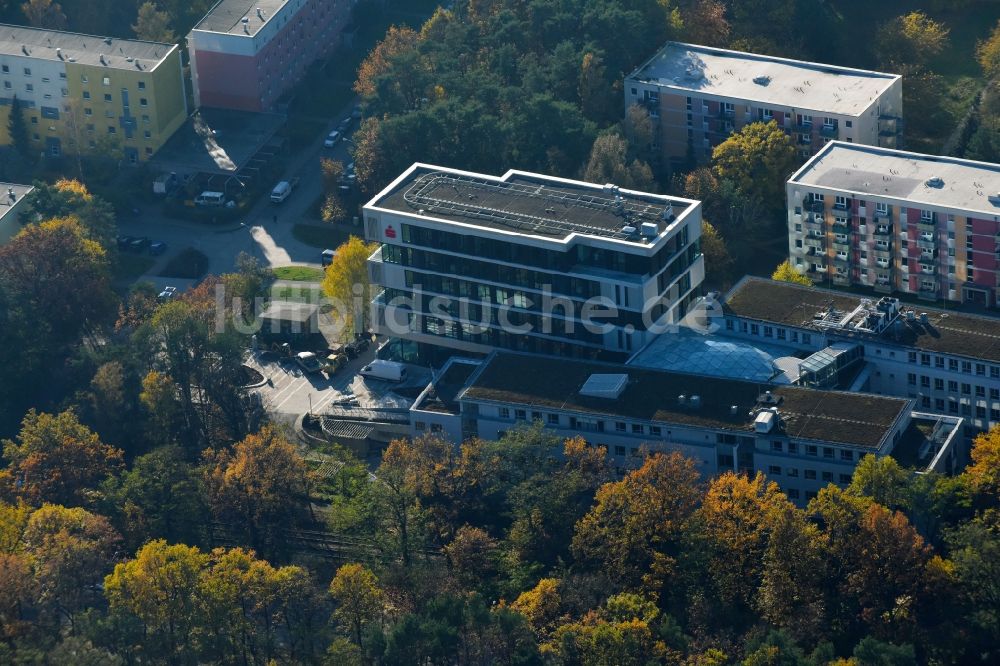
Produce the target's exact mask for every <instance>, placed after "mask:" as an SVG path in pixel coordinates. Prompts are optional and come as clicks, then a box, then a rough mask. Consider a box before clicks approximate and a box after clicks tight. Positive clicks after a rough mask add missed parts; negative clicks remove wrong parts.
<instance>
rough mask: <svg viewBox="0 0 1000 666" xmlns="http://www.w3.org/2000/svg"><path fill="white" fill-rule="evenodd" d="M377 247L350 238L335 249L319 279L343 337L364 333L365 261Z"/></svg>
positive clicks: (366, 324)
mask: <svg viewBox="0 0 1000 666" xmlns="http://www.w3.org/2000/svg"><path fill="white" fill-rule="evenodd" d="M377 247H378V245H377V244H376V243H365V242H364V241H362V240H361V239H360V238H357V237H356V236H351V237H350V239H348V241H347V242H346V243H344V244H343V245H341V246H340V247H338V248H337V250H336V254H335V255H334V257H333V263H331V264H330V265H329V266H328V267H327V269H326V275H325V276H324V277H323V293H324V294H325V295H326V297H327V298H329V299H331V300H332V301H333V304H334V308H335V309H336V310H337V312H338V313H339V314H340V315H341V317H342V322H343V324H342V325H343V327H344V329H343V331H342V335H344V336H347V335H351V334H352V333H355V332H356V333H363V332H364V331H367V330H368V327H369V318H370V313H369V307H370V305H369V303H370V301H371V293H370V292H371V284H370V283H369V280H368V257H370V256H371V254H372V253H373V252H374V251H375V250H376V248H377Z"/></svg>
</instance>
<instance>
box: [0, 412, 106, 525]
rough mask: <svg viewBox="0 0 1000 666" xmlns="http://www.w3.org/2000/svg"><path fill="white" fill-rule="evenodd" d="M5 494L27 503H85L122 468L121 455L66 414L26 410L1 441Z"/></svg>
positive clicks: (2, 478) (73, 415)
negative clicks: (13, 432) (15, 431)
mask: <svg viewBox="0 0 1000 666" xmlns="http://www.w3.org/2000/svg"><path fill="white" fill-rule="evenodd" d="M3 450H4V458H5V459H6V461H7V464H8V466H7V468H6V469H5V470H3V472H0V480H2V482H3V486H4V487H5V488H4V490H5V492H7V493H8V494H10V495H13V496H16V497H20V498H23V499H24V500H25V501H27V502H29V503H31V504H35V505H38V504H41V503H42V502H52V503H58V504H64V505H71V506H72V505H81V504H89V503H90V502H91V501H92V493H93V492H94V491H95V490H96V489H97V488H98V487H99V486H100V484H101V483H102V482H103V481H104V480H105V479H106V478H108V476H110V475H112V474H114V473H116V472H117V471H118V470H119V468H120V467H121V465H122V452H121V451H120V450H119V449H116V448H114V447H111V446H108V445H107V444H105V443H104V442H102V441H101V440H100V438H99V437H98V436H97V434H96V433H94V432H92V431H91V430H90V429H89V428H87V427H86V426H85V425H82V424H81V423H80V422H79V420H77V417H76V415H75V414H74V413H73V412H71V411H66V412H62V413H60V414H46V413H39V412H36V411H35V410H31V411H29V412H28V414H27V415H26V416H25V417H24V421H22V423H21V431H20V432H19V433H18V435H17V438H16V439H14V440H10V439H7V440H4V441H3Z"/></svg>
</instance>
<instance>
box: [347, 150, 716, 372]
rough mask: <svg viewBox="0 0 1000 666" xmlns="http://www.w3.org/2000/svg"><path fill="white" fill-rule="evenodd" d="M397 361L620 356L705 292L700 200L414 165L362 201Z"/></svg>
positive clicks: (377, 319)
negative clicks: (514, 354)
mask: <svg viewBox="0 0 1000 666" xmlns="http://www.w3.org/2000/svg"><path fill="white" fill-rule="evenodd" d="M364 224H365V237H366V238H367V239H368V240H369V241H376V242H378V243H380V245H381V247H380V249H379V250H378V251H377V252H375V253H374V254H373V255H372V256H371V258H370V259H369V265H368V266H369V277H370V280H371V282H372V284H374V285H379V286H381V287H382V288H383V291H382V293H381V294H380V295H379V296H378V298H376V300H375V303H374V304H373V310H374V312H373V322H374V328H375V330H376V331H377V332H379V333H382V334H385V335H388V336H390V337H392V338H394V342H393V343H392V345H393V347H394V348H393V354H392V355H393V356H394V357H396V358H400V359H403V360H416V361H419V362H422V363H433V364H436V365H440V364H441V363H442V362H443V361H444V359H446V358H447V357H448V356H450V355H452V354H454V353H456V352H459V353H465V354H480V355H484V354H487V353H489V352H491V351H492V350H493V349H497V348H500V349H516V350H520V351H527V352H533V353H541V354H554V355H560V356H566V357H578V358H579V357H584V358H593V357H598V356H599V357H603V358H611V359H621V360H624V359H625V358H627V357H628V356H629V355H631V354H632V353H633V352H634V351H635V350H637V349H639V348H640V347H642V346H644V345H645V344H646V343H647V342H648V341H649V340H650V339H652V337H654V336H655V334H656V333H655V331H656V329H657V328H659V327H662V326H666V325H669V324H673V323H676V322H677V321H679V320H680V319H682V318H683V317H684V315H685V313H686V311H687V307H688V306H689V305H690V303H691V302H692V301H693V300H694V299H696V298H697V297H698V295H699V293H700V291H699V286H700V284H701V282H702V280H703V278H704V260H703V258H702V254H701V250H700V237H701V204H700V203H699V202H697V201H691V200H688V199H680V198H677V197H668V196H664V195H659V194H649V193H645V192H633V191H628V190H623V189H620V188H618V187H615V186H613V185H603V186H602V185H595V184H592V183H585V182H581V181H575V180H566V179H562V178H554V177H551V176H543V175H540V174H535V173H527V172H523V171H509V172H507V173H506V174H505V175H503V176H502V177H495V176H486V175H482V174H477V173H469V172H463V171H457V170H454V169H446V168H442V167H435V166H429V165H424V164H414V165H413V166H412V167H410V168H409V169H407V170H406V172H405V173H403V174H402V175H401V176H399V177H398V178H397V179H396V180H395V181H393V182H392V183H391V184H390V185H389V186H387V187H386V188H385V189H384V190H383V191H382V192H380V193H379V194H377V195H376V196H375V197H374V198H373V199H372V200H371V201H370V202H368V204H366V205H365V207H364Z"/></svg>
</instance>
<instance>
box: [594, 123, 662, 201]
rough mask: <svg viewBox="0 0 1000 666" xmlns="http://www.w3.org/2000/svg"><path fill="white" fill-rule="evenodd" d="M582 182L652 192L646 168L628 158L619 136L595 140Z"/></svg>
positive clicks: (626, 145) (608, 135) (651, 175)
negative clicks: (612, 184) (611, 184)
mask: <svg viewBox="0 0 1000 666" xmlns="http://www.w3.org/2000/svg"><path fill="white" fill-rule="evenodd" d="M583 179H584V180H586V181H588V182H591V183H600V184H602V185H603V184H604V183H614V184H615V185H619V186H621V187H624V188H627V189H631V190H643V191H647V192H648V191H650V190H652V189H654V183H653V172H652V171H651V170H650V168H649V165H648V164H645V163H644V162H640V161H639V160H637V159H630V158H629V157H628V144H627V142H626V141H625V139H624V138H623V137H621V136H620V135H618V134H602V135H601V136H599V137H597V139H596V140H595V141H594V147H593V148H592V149H591V151H590V159H589V161H588V162H587V167H586V169H585V170H584V173H583Z"/></svg>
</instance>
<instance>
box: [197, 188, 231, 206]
mask: <svg viewBox="0 0 1000 666" xmlns="http://www.w3.org/2000/svg"><path fill="white" fill-rule="evenodd" d="M194 203H195V205H196V206H205V207H207V208H211V207H214V206H224V205H225V204H226V195H225V194H224V193H222V192H212V191H210V190H205V191H204V192H202V193H201V194H199V195H198V196H196V197H195V198H194Z"/></svg>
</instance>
